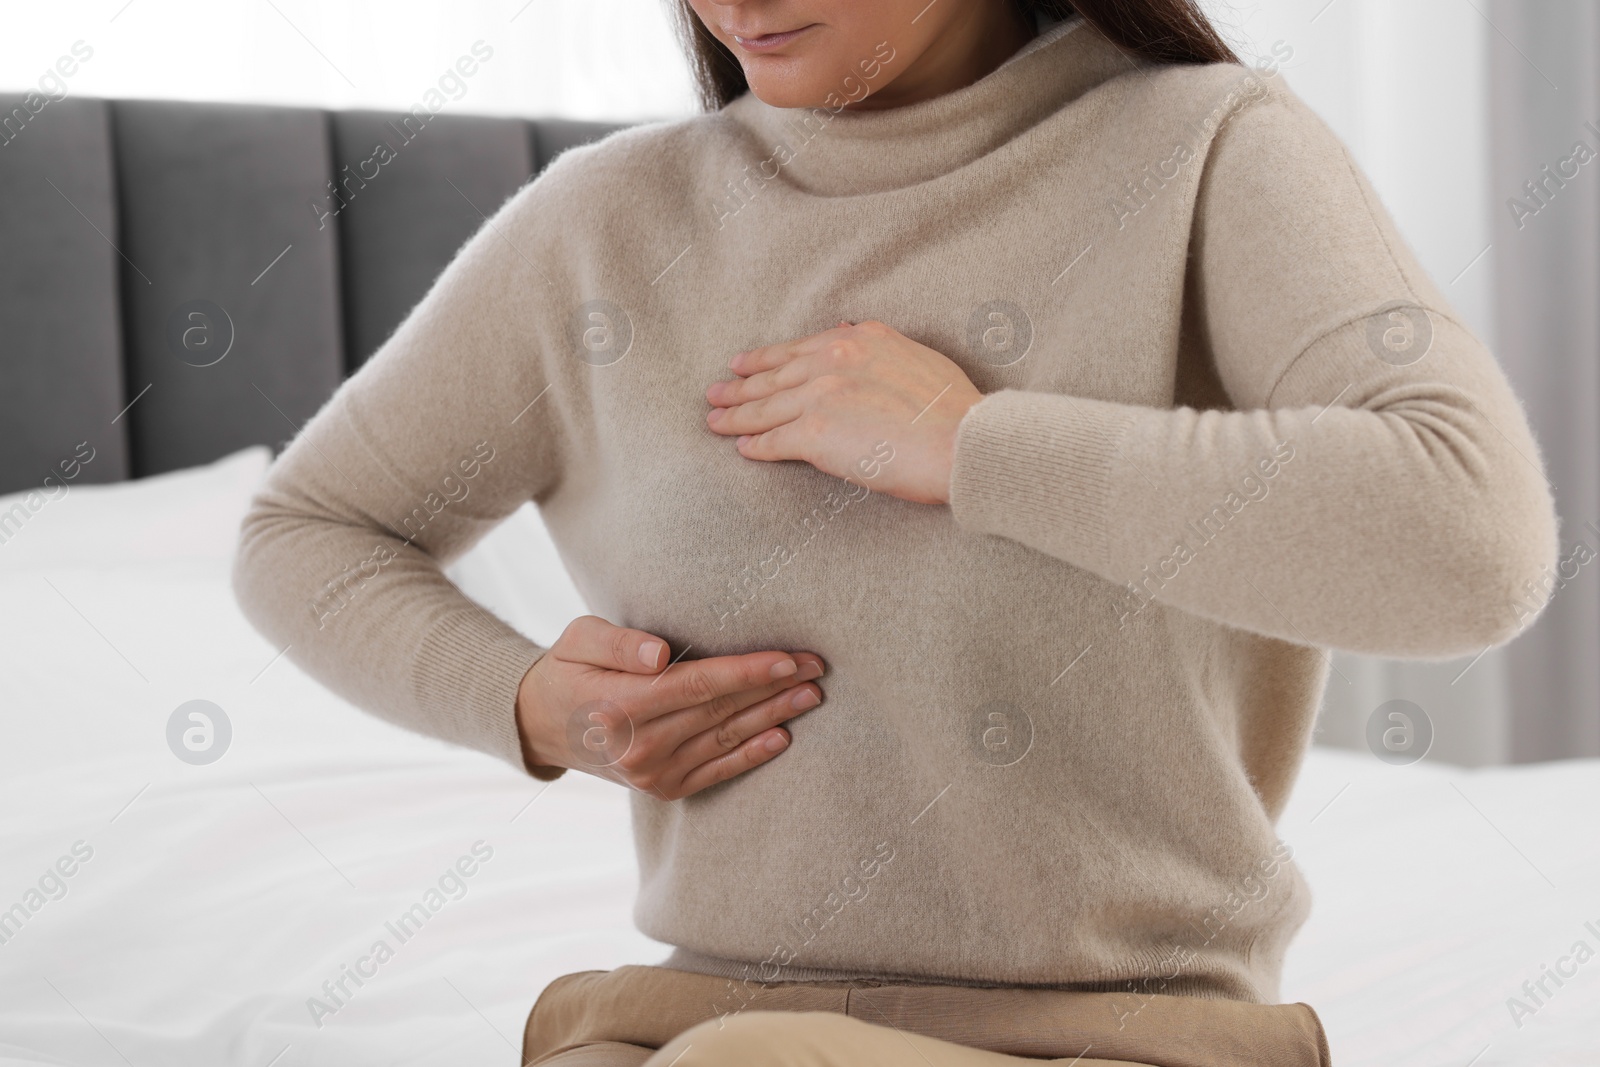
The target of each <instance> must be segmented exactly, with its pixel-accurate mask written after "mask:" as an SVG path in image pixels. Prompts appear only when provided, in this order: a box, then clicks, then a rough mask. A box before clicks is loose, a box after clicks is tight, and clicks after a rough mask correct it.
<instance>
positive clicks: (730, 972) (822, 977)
mask: <svg viewBox="0 0 1600 1067" xmlns="http://www.w3.org/2000/svg"><path fill="white" fill-rule="evenodd" d="M654 966H657V967H665V968H668V969H669V970H674V971H688V972H689V973H691V974H704V975H710V976H711V977H713V978H726V979H728V980H729V981H736V982H737V981H744V982H753V983H754V984H756V985H778V984H781V983H784V982H847V983H851V984H862V983H864V984H870V985H939V986H958V987H960V988H963V989H1059V990H1077V991H1081V992H1086V993H1115V992H1127V991H1129V990H1130V988H1133V987H1131V986H1130V980H1129V979H1116V980H1111V981H1105V982H1065V983H1030V982H990V981H984V980H982V979H975V978H974V979H967V978H950V977H943V976H933V975H908V974H892V973H884V972H873V971H849V970H833V969H830V968H827V967H797V966H795V965H794V964H789V965H787V966H784V967H778V968H777V970H778V973H777V975H776V976H775V977H772V978H766V979H763V978H762V977H761V975H762V973H763V966H762V964H759V963H748V962H745V961H743V960H730V959H724V958H722V957H720V956H709V955H706V954H705V953H703V952H696V951H694V950H693V949H687V948H683V947H681V946H674V948H673V950H672V953H671V954H670V955H669V956H668V957H667V958H666V959H664V960H662V961H661V962H660V963H657V964H655V965H654ZM774 966H776V965H775V964H774V965H768V967H767V970H769V971H770V969H771V968H772V967H774ZM1134 985H1135V986H1137V982H1135V983H1134ZM1160 992H1161V993H1163V994H1166V995H1168V996H1180V997H1196V998H1199V999H1201V1000H1229V999H1234V998H1230V997H1228V996H1226V995H1224V994H1223V993H1222V992H1221V991H1219V990H1218V989H1217V987H1216V983H1214V982H1208V981H1207V980H1205V979H1204V978H1201V977H1198V976H1182V975H1180V976H1178V977H1176V978H1173V979H1164V980H1163V981H1162V982H1161V986H1160Z"/></svg>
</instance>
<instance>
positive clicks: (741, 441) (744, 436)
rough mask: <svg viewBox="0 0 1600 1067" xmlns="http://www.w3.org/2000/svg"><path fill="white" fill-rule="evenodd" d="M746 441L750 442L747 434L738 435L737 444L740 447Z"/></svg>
mask: <svg viewBox="0 0 1600 1067" xmlns="http://www.w3.org/2000/svg"><path fill="white" fill-rule="evenodd" d="M748 440H750V435H749V434H747V433H746V434H740V435H739V444H740V445H743V444H744V443H745V442H746V441H748Z"/></svg>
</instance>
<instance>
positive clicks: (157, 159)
mask: <svg viewBox="0 0 1600 1067" xmlns="http://www.w3.org/2000/svg"><path fill="white" fill-rule="evenodd" d="M35 100H37V97H35ZM9 104H10V102H6V103H0V108H4V109H5V110H0V492H13V491H18V490H23V489H28V488H33V487H37V486H39V485H41V484H42V483H43V481H44V479H45V477H46V476H47V475H50V474H52V473H56V472H58V470H59V469H60V465H61V464H62V463H63V462H66V461H70V460H72V458H73V457H74V455H75V454H76V453H77V449H78V445H79V443H80V442H88V443H89V445H91V446H92V447H93V449H94V459H93V460H92V461H91V462H90V463H88V464H87V465H85V466H83V467H82V468H81V473H80V474H79V475H78V480H79V481H80V482H110V481H117V480H120V479H123V478H128V477H138V476H143V475H147V474H157V473H160V472H162V471H168V470H173V469H176V468H179V467H186V466H191V465H193V464H197V463H204V462H207V461H209V460H212V459H215V458H217V457H219V456H223V455H226V454H227V453H229V452H232V451H235V450H237V449H240V448H243V447H245V446H247V445H251V444H258V443H259V444H267V445H272V446H274V447H278V446H281V445H282V444H283V443H284V442H286V441H287V440H288V439H289V438H290V437H292V436H293V435H294V433H295V428H296V427H297V426H300V425H302V424H303V423H304V422H305V420H306V418H307V417H308V416H310V415H311V414H312V413H313V412H315V411H316V409H317V408H318V407H319V406H320V405H321V404H322V402H323V401H324V400H325V399H326V398H327V397H328V395H329V393H331V392H332V391H333V389H334V388H335V387H336V386H337V385H338V383H339V381H340V380H341V379H342V378H343V377H344V375H346V374H348V373H349V372H350V371H352V370H354V369H355V368H356V367H357V366H359V365H360V364H361V362H362V361H363V360H365V359H366V358H367V357H368V356H370V355H371V354H372V352H373V351H374V350H375V349H376V348H377V347H378V346H379V344H380V343H381V342H382V341H383V340H384V339H385V338H386V337H387V336H388V335H389V333H390V332H391V331H392V330H393V329H394V327H395V326H397V325H398V324H399V322H400V320H401V319H402V318H403V317H404V316H405V313H406V312H407V311H408V310H409V309H410V308H411V307H412V305H414V304H415V303H416V302H417V301H418V300H419V299H420V298H421V297H422V295H423V293H424V292H425V291H426V290H427V287H428V285H429V283H431V282H432V280H433V279H434V278H435V277H436V276H437V275H438V274H439V272H440V271H441V270H442V269H443V268H444V266H445V264H446V263H448V262H449V260H450V257H451V256H452V255H453V254H454V253H455V252H456V250H457V249H458V248H460V246H461V244H462V243H463V242H464V241H465V240H466V239H467V237H468V236H469V235H470V234H471V233H472V232H473V231H474V230H475V229H476V228H477V227H478V226H479V225H481V224H482V221H483V218H484V217H485V216H487V215H492V214H493V213H494V211H495V209H496V208H498V207H499V206H500V205H501V204H502V203H504V202H505V200H506V199H507V197H509V196H510V195H511V194H512V193H514V192H515V191H516V190H517V189H518V188H519V187H521V186H522V185H523V184H524V183H525V182H527V181H528V180H529V179H530V178H531V177H532V176H533V175H535V174H536V173H538V172H539V171H540V170H542V169H543V168H544V167H545V166H546V165H547V164H548V163H549V162H550V160H551V159H552V158H554V156H555V155H556V154H557V153H558V152H560V151H561V150H563V149H564V148H567V147H570V146H572V145H575V144H580V143H583V142H585V141H590V140H594V139H597V138H599V137H602V136H604V135H605V134H607V133H609V132H611V131H612V130H615V129H617V128H618V127H617V126H616V125H614V124H606V123H594V122H575V121H567V120H533V121H525V120H522V119H513V118H486V117H471V116H458V115H447V114H438V115H426V114H403V113H380V112H371V111H351V112H325V111H318V110H309V109H304V108H290V107H259V106H245V105H231V104H194V103H167V102H155V101H136V100H127V101H105V100H92V99H81V98H79V99H65V100H55V101H50V102H48V103H47V104H45V105H44V106H43V107H41V108H40V110H39V111H37V112H36V113H35V112H32V111H30V110H28V109H27V108H26V107H24V106H23V104H22V103H21V101H20V99H19V100H17V101H16V106H15V107H10V106H9ZM419 111H420V109H419ZM219 357H220V358H219ZM58 476H59V474H58Z"/></svg>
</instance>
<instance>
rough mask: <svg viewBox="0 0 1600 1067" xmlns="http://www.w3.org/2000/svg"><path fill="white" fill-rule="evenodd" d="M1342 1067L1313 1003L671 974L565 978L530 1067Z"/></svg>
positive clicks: (532, 1049) (542, 1017) (547, 1007)
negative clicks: (1336, 1066) (761, 981)
mask: <svg viewBox="0 0 1600 1067" xmlns="http://www.w3.org/2000/svg"><path fill="white" fill-rule="evenodd" d="M1041 1060H1042V1061H1045V1062H1049V1063H1058V1064H1063V1065H1073V1067H1138V1065H1145V1067H1330V1064H1331V1059H1330V1057H1329V1055H1328V1041H1327V1037H1326V1036H1325V1035H1324V1034H1323V1031H1322V1023H1321V1021H1320V1020H1319V1019H1318V1018H1317V1014H1316V1012H1314V1011H1312V1010H1311V1008H1310V1007H1309V1006H1308V1005H1305V1004H1249V1003H1242V1002H1239V1001H1231V1000H1202V999H1200V998H1197V997H1175V996H1166V995H1160V994H1154V995H1142V996H1134V995H1132V994H1126V993H1081V992H1068V991H1057V990H1042V989H973V988H967V987H963V986H936V985H892V984H880V983H874V982H780V983H776V984H773V985H768V986H758V985H754V984H753V983H752V984H751V985H749V986H745V985H744V984H742V983H731V982H729V981H728V980H727V979H724V978H713V977H711V976H709V975H701V974H691V973H689V972H687V971H675V970H670V969H668V968H665V967H638V966H632V967H619V968H618V969H616V970H614V971H580V972H578V973H576V974H569V975H565V976H563V977H561V978H558V979H556V980H555V981H554V982H552V983H550V985H549V986H548V987H547V988H546V989H545V991H544V993H543V994H542V995H541V996H540V997H539V1000H538V1002H537V1003H536V1004H534V1006H533V1011H532V1012H530V1013H529V1015H528V1023H527V1026H526V1028H525V1030H524V1032H523V1045H522V1062H523V1064H524V1067H531V1065H534V1064H538V1065H540V1067H543V1065H547V1064H548V1065H550V1067H857V1065H860V1067H868V1065H871V1067H1019V1065H1023V1064H1029V1063H1038V1062H1040V1061H1041Z"/></svg>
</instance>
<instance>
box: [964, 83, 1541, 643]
mask: <svg viewBox="0 0 1600 1067" xmlns="http://www.w3.org/2000/svg"><path fill="white" fill-rule="evenodd" d="M1190 247H1191V262H1190V270H1191V271H1192V272H1193V275H1194V276H1193V277H1192V278H1191V280H1190V285H1189V288H1188V295H1189V299H1192V300H1194V301H1195V302H1196V304H1197V306H1196V307H1195V308H1193V309H1192V310H1193V311H1194V312H1195V314H1194V316H1193V317H1194V319H1195V320H1196V321H1198V322H1199V323H1201V326H1202V332H1203V337H1202V338H1199V339H1198V340H1199V342H1200V346H1201V347H1202V348H1203V349H1204V350H1206V351H1208V352H1209V354H1210V358H1211V360H1212V361H1213V364H1214V368H1215V371H1216V375H1217V377H1218V379H1219V380H1220V382H1221V385H1222V387H1223V389H1224V390H1225V391H1226V393H1227V395H1228V397H1229V400H1230V401H1231V409H1229V410H1196V409H1193V408H1188V407H1178V408H1167V409H1156V408H1150V407H1142V406H1135V405H1129V404H1121V403H1114V402H1110V401H1106V400H1100V399H1092V398H1081V397H1070V396H1062V395H1055V394H1045V393H1033V392H1020V391H1004V392H999V393H995V394H992V395H990V396H987V397H985V398H984V399H983V400H982V401H981V402H980V403H979V404H977V405H976V406H975V407H973V408H972V409H971V410H970V411H969V413H968V415H967V416H966V418H965V419H964V420H963V422H962V424H961V426H960V429H959V430H958V435H957V442H956V453H955V462H954V470H953V474H952V479H951V490H950V492H951V497H950V499H951V508H952V512H953V514H954V516H955V519H956V521H957V522H958V523H960V524H962V525H963V526H964V527H966V528H968V529H971V530H975V531H981V532H984V533H989V534H997V535H1000V536H1004V537H1008V538H1012V539H1014V540H1016V541H1019V542H1021V543H1023V544H1025V545H1028V546H1030V547H1032V548H1035V549H1037V550H1039V551H1041V552H1045V553H1049V554H1050V555H1052V556H1055V557H1057V558H1059V559H1062V560H1065V561H1066V562H1068V563H1072V564H1074V565H1076V566H1079V567H1082V568H1085V569H1086V570H1089V571H1091V572H1093V573H1094V574H1096V575H1099V576H1101V577H1103V578H1106V579H1108V580H1110V581H1113V582H1116V583H1117V584H1118V585H1121V586H1123V589H1124V593H1125V595H1124V596H1122V597H1121V598H1120V600H1119V601H1118V602H1117V603H1116V604H1115V606H1112V605H1110V604H1108V612H1109V613H1110V614H1109V616H1108V617H1112V618H1116V619H1117V620H1118V624H1119V625H1122V626H1125V625H1127V624H1128V621H1129V618H1130V617H1131V616H1132V615H1136V614H1137V613H1138V612H1139V611H1141V610H1143V607H1144V605H1146V604H1148V603H1152V602H1160V603H1164V604H1167V605H1170V606H1173V607H1176V608H1180V609H1182V610H1184V611H1187V612H1190V613H1193V614H1196V615H1200V616H1204V617H1207V618H1210V619H1213V620H1216V621H1219V622H1222V623H1225V624H1228V625H1231V626H1235V627H1238V628H1241V629H1245V630H1249V631H1253V632H1256V633H1260V634H1265V635H1268V636H1271V637H1276V638H1280V639H1282V640H1285V641H1290V642H1294V643H1298V644H1303V645H1313V646H1321V647H1329V648H1340V649H1345V650H1349V651H1354V652H1363V653H1369V654H1374V655H1383V656H1391V657H1402V658H1420V659H1439V658H1448V657H1453V656H1457V655H1463V654H1476V653H1478V652H1480V651H1482V650H1483V649H1484V648H1486V647H1488V646H1492V645H1496V644H1500V643H1503V642H1505V641H1508V640H1510V639H1511V638H1512V637H1513V636H1515V635H1516V634H1517V633H1518V632H1520V631H1521V630H1522V629H1524V628H1525V627H1526V625H1527V624H1528V623H1529V622H1530V621H1531V619H1532V618H1533V617H1534V616H1535V615H1536V614H1537V613H1538V611H1539V610H1541V609H1542V607H1543V604H1544V594H1543V593H1538V592H1534V591H1533V590H1534V588H1536V587H1537V585H1538V581H1537V580H1538V579H1540V578H1541V577H1542V576H1543V575H1544V573H1545V572H1546V569H1547V568H1549V567H1552V566H1553V565H1554V564H1555V561H1556V558H1557V554H1558V544H1557V524H1556V516H1555V511H1554V504H1553V501H1552V497H1551V494H1550V488H1549V485H1548V483H1547V481H1546V479H1545V475H1544V469H1543V462H1542V459H1541V456H1540V453H1539V449H1538V446H1537V444H1536V442H1535V440H1534V438H1533V435H1532V433H1531V431H1530V429H1529V426H1528V424H1527V420H1526V417H1525V415H1524V413H1523V411H1522V407H1521V404H1520V403H1519V401H1518V400H1517V398H1516V397H1515V395H1514V394H1513V393H1512V391H1511V388H1510V386H1509V384H1508V382H1507V381H1506V379H1505V376H1504V374H1503V373H1502V371H1501V370H1500V368H1499V366H1498V365H1497V363H1496V362H1495V360H1494V358H1493V356H1492V355H1491V354H1490V353H1489V351H1488V350H1487V349H1486V348H1485V346H1484V345H1483V344H1482V343H1481V342H1480V341H1479V340H1478V338H1476V337H1475V336H1474V335H1473V334H1472V333H1471V332H1470V331H1469V330H1468V329H1467V328H1465V327H1464V326H1463V325H1462V324H1461V323H1460V322H1459V321H1458V319H1457V317H1456V315H1455V313H1454V311H1453V309H1452V308H1451V307H1450V305H1449V304H1448V302H1447V301H1446V299H1445V297H1444V295H1443V293H1442V292H1441V291H1440V290H1439V289H1438V288H1437V287H1436V286H1435V285H1434V283H1433V282H1432V281H1431V280H1430V279H1429V278H1428V277H1427V275H1426V273H1425V272H1424V271H1423V270H1422V268H1421V266H1420V265H1419V263H1418V262H1417V260H1416V258H1415V257H1414V255H1413V253H1412V252H1411V251H1410V249H1409V248H1408V247H1407V246H1406V244H1405V242H1404V241H1403V239H1402V238H1401V237H1400V235H1399V233H1398V232H1397V230H1396V228H1395V226H1394V224H1393V222H1392V220H1391V219H1390V218H1389V216H1388V215H1387V214H1386V212H1385V211H1384V209H1383V207H1382V205H1381V204H1380V203H1379V201H1378V199H1377V196H1376V194H1375V192H1374V191H1373V189H1372V187H1371V185H1370V183H1369V182H1368V181H1367V180H1366V178H1365V176H1364V175H1362V174H1361V172H1360V171H1359V170H1358V169H1357V167H1356V166H1355V165H1354V163H1353V161H1352V160H1351V159H1350V158H1349V156H1348V153H1347V152H1346V150H1345V149H1344V146H1343V145H1342V144H1341V143H1340V142H1339V141H1338V139H1337V138H1336V137H1335V135H1334V134H1333V133H1332V131H1331V130H1329V129H1328V128H1327V127H1326V125H1325V124H1323V123H1322V121H1321V120H1320V119H1319V118H1317V117H1316V116H1315V114H1314V113H1312V112H1311V111H1310V109H1309V108H1308V107H1307V106H1306V105H1305V104H1304V103H1303V102H1302V101H1300V100H1299V98H1298V97H1296V96H1294V95H1293V94H1292V93H1291V92H1289V91H1288V90H1287V89H1286V88H1283V87H1281V86H1273V87H1272V88H1271V91H1270V92H1267V93H1265V94H1263V96H1262V97H1261V98H1260V99H1258V100H1256V101H1253V102H1251V103H1250V104H1248V105H1246V106H1245V107H1243V108H1242V109H1241V110H1239V111H1238V112H1237V113H1235V114H1234V115H1233V116H1232V117H1231V119H1230V121H1229V122H1228V123H1227V124H1226V125H1225V126H1224V127H1223V128H1222V130H1221V131H1220V132H1219V134H1218V135H1217V137H1216V139H1215V140H1214V142H1213V144H1212V147H1211V151H1210V153H1209V155H1208V157H1207V159H1206V161H1205V167H1204V170H1203V172H1202V174H1201V177H1200V186H1199V190H1198V199H1197V203H1196V209H1195V217H1194V221H1193V232H1192V236H1191V246H1190ZM1528 583H1533V585H1529V584H1528Z"/></svg>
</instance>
